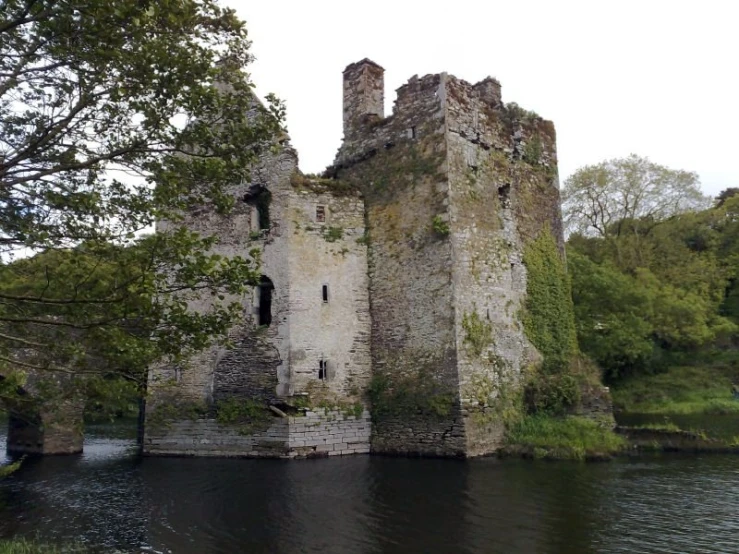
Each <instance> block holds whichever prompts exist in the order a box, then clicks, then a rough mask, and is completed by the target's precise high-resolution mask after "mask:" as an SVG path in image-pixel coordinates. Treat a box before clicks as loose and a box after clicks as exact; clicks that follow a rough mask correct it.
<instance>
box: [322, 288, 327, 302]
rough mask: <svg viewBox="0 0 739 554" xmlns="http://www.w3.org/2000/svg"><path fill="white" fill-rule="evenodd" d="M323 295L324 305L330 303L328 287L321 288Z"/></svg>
mask: <svg viewBox="0 0 739 554" xmlns="http://www.w3.org/2000/svg"><path fill="white" fill-rule="evenodd" d="M321 295H322V297H323V302H324V304H326V303H328V285H323V286H322V287H321Z"/></svg>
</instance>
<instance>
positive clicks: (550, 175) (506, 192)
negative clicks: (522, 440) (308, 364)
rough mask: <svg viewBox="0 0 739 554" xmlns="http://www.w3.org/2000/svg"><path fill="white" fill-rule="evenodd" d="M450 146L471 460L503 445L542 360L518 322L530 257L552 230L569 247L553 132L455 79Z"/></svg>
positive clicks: (492, 85)
mask: <svg viewBox="0 0 739 554" xmlns="http://www.w3.org/2000/svg"><path fill="white" fill-rule="evenodd" d="M446 91H447V129H448V134H447V143H448V167H449V182H450V198H451V201H450V219H451V222H450V229H451V242H452V250H453V258H454V262H453V268H454V272H453V273H454V277H453V280H454V302H455V305H456V307H457V310H456V321H455V326H456V333H457V347H458V352H459V355H458V356H459V380H460V396H461V399H462V405H463V406H464V409H465V414H466V419H465V428H466V436H467V453H468V455H477V454H484V453H488V452H492V451H494V450H495V449H496V448H497V447H498V446H500V443H501V441H502V438H503V432H504V417H505V412H506V410H509V409H512V408H513V406H514V399H515V396H516V394H517V392H518V390H520V386H521V381H522V379H521V374H522V371H524V369H525V368H526V367H527V366H528V365H529V364H531V363H532V362H534V361H536V360H537V359H538V358H539V355H538V353H537V352H536V350H535V348H534V347H533V346H532V345H531V343H530V342H529V340H528V339H527V337H526V333H525V331H524V327H523V324H522V321H521V314H522V313H523V308H524V302H525V296H526V268H525V266H524V265H523V263H522V262H523V252H524V248H525V244H526V243H527V241H529V240H532V239H534V238H536V237H537V236H538V235H539V233H540V232H541V230H542V228H545V227H549V228H550V230H551V231H552V232H553V234H554V236H555V237H556V238H557V240H558V241H560V244H561V241H562V240H563V237H562V229H561V217H560V215H559V210H560V204H559V191H558V186H557V182H556V167H557V166H556V151H555V142H554V128H553V126H552V124H551V122H548V121H544V120H542V119H541V118H540V117H538V116H536V115H535V114H533V113H531V112H527V111H525V110H523V109H521V108H518V107H517V106H515V105H508V106H506V105H505V104H504V103H503V102H502V99H501V92H500V84H499V83H498V82H497V81H495V80H494V79H490V78H488V79H486V80H484V81H482V82H480V83H477V84H475V85H472V84H470V83H467V82H465V81H462V80H460V79H456V78H454V77H449V78H448V79H447V80H446Z"/></svg>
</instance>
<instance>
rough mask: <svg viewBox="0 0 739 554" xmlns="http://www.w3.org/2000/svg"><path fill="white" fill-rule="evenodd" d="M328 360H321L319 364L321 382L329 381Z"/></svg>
mask: <svg viewBox="0 0 739 554" xmlns="http://www.w3.org/2000/svg"><path fill="white" fill-rule="evenodd" d="M326 366H327V364H326V360H321V361H319V362H318V378H319V379H320V380H321V381H325V380H326V379H328V369H327V367H326Z"/></svg>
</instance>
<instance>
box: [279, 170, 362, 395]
mask: <svg viewBox="0 0 739 554" xmlns="http://www.w3.org/2000/svg"><path fill="white" fill-rule="evenodd" d="M332 184H333V183H331V182H329V181H321V180H310V179H307V178H304V177H299V176H296V178H295V179H293V192H292V194H291V195H290V200H289V213H288V216H287V217H286V220H285V221H284V225H286V226H287V228H288V229H289V231H288V233H289V236H290V248H289V280H290V306H289V313H290V394H301V393H311V392H312V393H314V394H313V396H314V397H315V398H314V400H315V399H317V398H319V397H320V396H323V397H324V400H325V401H327V402H328V401H329V400H330V399H329V398H328V396H330V397H332V398H334V399H337V400H349V401H351V402H358V401H360V400H361V398H362V392H363V391H364V390H366V388H367V386H368V384H369V379H370V375H371V359H370V317H369V286H368V277H367V244H366V240H365V226H364V201H363V199H362V198H361V196H360V195H359V194H358V193H357V192H355V191H352V190H346V189H342V188H341V187H340V186H333V187H332V186H331V185H332ZM324 287H325V290H324ZM324 293H325V294H326V299H325V301H324ZM322 366H323V367H322ZM317 389H323V390H320V391H319V390H317ZM316 393H317V394H316ZM326 393H330V394H326Z"/></svg>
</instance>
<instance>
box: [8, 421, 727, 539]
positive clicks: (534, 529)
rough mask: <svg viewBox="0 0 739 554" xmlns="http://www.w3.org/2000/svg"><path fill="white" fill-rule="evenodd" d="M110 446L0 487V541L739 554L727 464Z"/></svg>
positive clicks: (96, 444) (115, 441)
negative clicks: (168, 454)
mask: <svg viewBox="0 0 739 554" xmlns="http://www.w3.org/2000/svg"><path fill="white" fill-rule="evenodd" d="M114 436H115V437H116V438H105V437H104V436H101V435H100V434H99V433H92V436H91V437H89V438H88V439H87V440H86V442H85V453H84V454H83V455H80V456H63V457H47V458H40V459H30V460H28V461H27V462H26V463H25V464H24V467H23V468H22V469H21V471H20V472H19V473H18V474H16V475H14V476H12V477H11V478H10V479H8V480H6V481H4V482H3V483H2V484H0V536H6V537H8V536H15V535H34V534H37V533H38V534H40V535H41V536H42V537H46V538H47V539H49V540H69V541H78V542H79V541H84V542H87V543H88V544H95V545H107V546H115V547H118V548H123V549H125V550H130V551H137V552H138V551H151V552H173V553H177V554H180V553H184V554H190V553H193V554H194V553H198V554H201V553H229V554H231V553H234V552H249V553H261V552H264V553H270V554H273V553H277V554H279V553H286V554H291V553H297V552H301V553H303V552H305V553H313V552H315V553H321V554H333V553H336V554H339V553H341V554H346V553H352V554H353V553H357V554H365V553H367V554H374V553H378V554H379V553H382V554H394V553H398V554H400V553H403V554H406V553H415V552H434V553H446V552H450V553H451V552H454V553H455V554H456V553H459V554H468V553H469V554H478V553H484V554H489V553H498V552H499V553H511V552H516V553H521V554H527V553H540V552H561V553H567V554H581V553H583V554H584V553H591V552H597V553H601V552H602V553H625V552H654V553H658V552H659V553H663V552H665V553H669V552H676V553H677V552H680V553H686V552H691V553H692V552H696V553H702V552H705V553H708V552H722V553H731V552H739V547H737V546H735V541H734V539H735V538H736V536H738V535H739V523H737V518H736V517H735V514H737V513H739V464H737V459H736V458H735V457H730V456H721V455H715V456H695V457H687V456H665V457H655V458H648V459H640V460H622V461H617V462H613V463H607V464H578V463H559V462H557V463H554V462H524V461H520V460H495V459H484V460H474V461H471V462H463V461H458V460H417V459H393V458H376V457H372V458H370V457H353V458H344V459H329V460H306V461H300V462H285V461H276V460H233V459H232V460H223V459H182V458H143V459H142V458H140V457H138V456H137V454H136V450H135V446H134V441H133V440H132V439H131V438H125V437H121V436H120V435H117V434H114ZM2 439H4V437H0V440H2Z"/></svg>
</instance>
